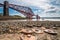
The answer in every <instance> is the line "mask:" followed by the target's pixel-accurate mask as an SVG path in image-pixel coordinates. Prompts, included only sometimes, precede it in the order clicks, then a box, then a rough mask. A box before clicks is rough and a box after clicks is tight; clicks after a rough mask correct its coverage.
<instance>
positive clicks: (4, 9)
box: [3, 1, 9, 16]
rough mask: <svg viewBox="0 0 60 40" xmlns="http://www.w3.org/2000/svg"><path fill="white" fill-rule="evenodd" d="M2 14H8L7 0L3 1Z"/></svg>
mask: <svg viewBox="0 0 60 40" xmlns="http://www.w3.org/2000/svg"><path fill="white" fill-rule="evenodd" d="M3 12H4V13H3V16H9V3H8V1H4V7H3Z"/></svg>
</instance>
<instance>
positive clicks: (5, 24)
mask: <svg viewBox="0 0 60 40" xmlns="http://www.w3.org/2000/svg"><path fill="white" fill-rule="evenodd" d="M59 24H60V22H59V21H58V22H57V21H12V20H11V21H0V40H21V38H20V37H21V36H22V35H23V36H24V35H26V34H25V33H22V32H21V29H28V30H31V29H41V30H42V28H41V27H45V28H52V29H53V27H56V28H54V30H56V31H57V32H58V35H51V34H47V33H44V32H43V33H40V34H36V33H32V34H30V33H29V34H30V35H31V36H32V38H31V40H33V38H35V37H36V38H37V39H36V40H60V39H59V38H60V34H59V33H60V31H59V30H60V25H59ZM27 35H28V34H27ZM24 40H27V39H24Z"/></svg>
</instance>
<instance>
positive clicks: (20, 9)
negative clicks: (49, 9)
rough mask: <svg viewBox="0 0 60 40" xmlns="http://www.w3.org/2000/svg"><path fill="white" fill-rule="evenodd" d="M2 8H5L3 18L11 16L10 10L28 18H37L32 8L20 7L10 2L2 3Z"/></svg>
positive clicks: (0, 4)
mask: <svg viewBox="0 0 60 40" xmlns="http://www.w3.org/2000/svg"><path fill="white" fill-rule="evenodd" d="M0 7H3V8H4V9H3V12H4V13H3V16H9V8H11V9H14V10H16V11H18V12H20V13H21V14H23V15H24V16H26V17H27V18H32V17H33V16H36V15H35V14H34V13H33V12H32V10H31V8H29V7H25V6H20V5H15V4H9V2H8V1H4V4H2V3H0Z"/></svg>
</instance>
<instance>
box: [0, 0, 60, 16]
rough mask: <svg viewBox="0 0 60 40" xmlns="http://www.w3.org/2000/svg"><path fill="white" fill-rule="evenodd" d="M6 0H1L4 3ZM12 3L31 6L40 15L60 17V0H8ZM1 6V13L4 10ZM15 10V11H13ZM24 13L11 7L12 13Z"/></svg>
mask: <svg viewBox="0 0 60 40" xmlns="http://www.w3.org/2000/svg"><path fill="white" fill-rule="evenodd" d="M3 1H4V0H0V3H3ZM7 1H9V3H10V4H16V5H23V6H27V7H30V8H31V9H32V11H33V12H34V14H35V15H36V14H38V15H39V16H40V17H60V0H7ZM2 10H3V9H2V7H0V13H1V12H3V11H2ZM12 12H13V13H12ZM14 14H15V15H22V14H21V13H19V12H17V11H15V10H13V9H10V15H14Z"/></svg>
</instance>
